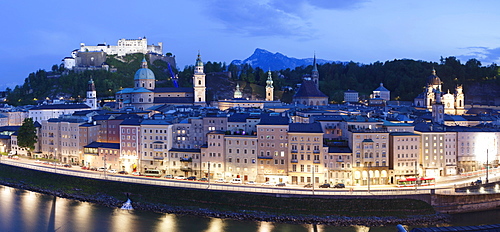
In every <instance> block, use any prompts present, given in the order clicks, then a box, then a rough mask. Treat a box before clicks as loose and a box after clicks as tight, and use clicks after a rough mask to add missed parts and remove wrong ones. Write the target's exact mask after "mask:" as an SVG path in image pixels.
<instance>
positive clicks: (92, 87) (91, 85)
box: [87, 77, 95, 91]
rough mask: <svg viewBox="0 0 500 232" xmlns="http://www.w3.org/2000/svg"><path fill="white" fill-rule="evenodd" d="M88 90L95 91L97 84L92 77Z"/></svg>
mask: <svg viewBox="0 0 500 232" xmlns="http://www.w3.org/2000/svg"><path fill="white" fill-rule="evenodd" d="M87 91H95V84H94V80H93V79H92V77H90V80H89V82H88V89H87Z"/></svg>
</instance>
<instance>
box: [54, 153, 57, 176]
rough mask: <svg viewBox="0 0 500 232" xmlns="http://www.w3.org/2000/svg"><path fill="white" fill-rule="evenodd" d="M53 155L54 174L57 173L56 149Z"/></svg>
mask: <svg viewBox="0 0 500 232" xmlns="http://www.w3.org/2000/svg"><path fill="white" fill-rule="evenodd" d="M55 151H56V152H55V154H54V173H56V172H57V148H56V149H55Z"/></svg>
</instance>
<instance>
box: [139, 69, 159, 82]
mask: <svg viewBox="0 0 500 232" xmlns="http://www.w3.org/2000/svg"><path fill="white" fill-rule="evenodd" d="M139 79H153V80H154V79H155V74H154V73H153V71H151V69H149V68H141V69H139V70H137V72H135V75H134V80H139Z"/></svg>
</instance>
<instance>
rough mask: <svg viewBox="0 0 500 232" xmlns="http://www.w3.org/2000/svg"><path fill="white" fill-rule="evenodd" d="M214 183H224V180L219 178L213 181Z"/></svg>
mask: <svg viewBox="0 0 500 232" xmlns="http://www.w3.org/2000/svg"><path fill="white" fill-rule="evenodd" d="M215 183H226V180H224V179H222V178H219V179H217V180H215Z"/></svg>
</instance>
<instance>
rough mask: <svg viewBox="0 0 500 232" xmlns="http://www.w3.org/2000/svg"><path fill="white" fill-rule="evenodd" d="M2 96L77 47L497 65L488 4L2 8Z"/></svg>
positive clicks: (494, 14)
mask: <svg viewBox="0 0 500 232" xmlns="http://www.w3.org/2000/svg"><path fill="white" fill-rule="evenodd" d="M0 9H2V13H1V19H2V20H1V21H0V27H1V30H2V36H0V90H3V89H5V88H6V87H11V88H12V87H14V86H15V85H21V84H23V83H24V79H25V78H26V77H27V76H28V74H29V73H30V72H34V71H36V70H38V69H46V70H50V68H51V66H52V65H53V64H60V63H61V59H62V58H64V57H65V56H69V55H70V52H71V51H72V50H73V49H77V48H78V46H79V44H80V43H85V44H87V45H96V44H98V43H104V42H106V43H108V44H111V45H116V44H117V41H118V39H121V38H127V39H135V38H139V37H142V36H146V37H147V38H148V42H149V44H151V43H154V44H157V43H158V42H163V45H164V53H166V52H172V53H173V54H174V55H176V58H177V62H178V65H177V66H178V67H179V68H184V66H185V65H191V64H194V62H195V60H196V55H197V53H198V50H200V51H201V55H202V59H203V61H218V62H226V63H229V62H231V61H232V60H233V59H245V58H247V57H248V56H250V55H251V54H252V53H253V51H254V50H255V48H262V49H266V50H268V51H271V52H273V53H274V52H280V53H282V54H284V55H287V56H290V57H295V58H307V57H312V56H313V54H314V53H316V56H317V57H318V58H321V59H326V60H334V61H351V60H352V61H355V62H360V63H366V64H369V63H373V62H375V61H386V60H393V59H402V58H408V59H415V60H426V61H439V59H440V57H441V56H443V57H448V56H457V57H458V58H459V59H460V60H461V61H462V62H465V61H467V60H468V59H469V58H473V57H474V58H477V59H478V60H480V61H481V62H482V64H483V65H489V64H491V62H495V63H497V64H498V63H500V62H499V56H500V32H499V30H498V24H499V23H500V13H499V10H498V9H500V1H496V0H482V1H477V0H463V1H457V0H442V1H430V0H429V1H427V0H418V1H396V0H170V1H167V0H149V1H128V0H120V1H116V0H105V1H96V0H86V1H79V0H70V1H61V0H43V1H40V0H20V1H1V2H0Z"/></svg>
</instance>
